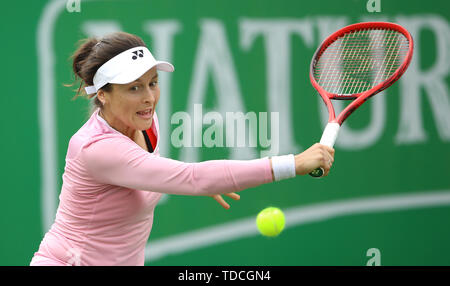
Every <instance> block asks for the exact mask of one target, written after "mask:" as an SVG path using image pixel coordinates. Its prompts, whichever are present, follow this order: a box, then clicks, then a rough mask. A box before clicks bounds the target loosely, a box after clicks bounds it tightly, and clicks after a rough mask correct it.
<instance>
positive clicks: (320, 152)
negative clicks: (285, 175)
mask: <svg viewBox="0 0 450 286" xmlns="http://www.w3.org/2000/svg"><path fill="white" fill-rule="evenodd" d="M294 157H295V173H296V174H297V175H306V174H309V173H310V172H311V171H313V170H315V169H317V168H319V167H321V168H323V169H324V171H325V172H324V175H323V176H324V177H325V176H327V175H328V173H329V172H330V168H331V166H332V165H333V162H334V149H333V148H331V147H328V146H325V145H322V144H319V143H316V144H314V145H312V146H311V147H309V148H308V149H306V150H305V151H303V152H302V153H299V154H297V155H295V156H294Z"/></svg>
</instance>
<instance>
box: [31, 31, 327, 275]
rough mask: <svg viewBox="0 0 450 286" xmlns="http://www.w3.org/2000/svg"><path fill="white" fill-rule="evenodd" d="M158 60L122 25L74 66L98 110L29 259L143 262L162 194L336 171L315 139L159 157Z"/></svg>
mask: <svg viewBox="0 0 450 286" xmlns="http://www.w3.org/2000/svg"><path fill="white" fill-rule="evenodd" d="M158 70H159V71H165V72H172V71H173V70H174V67H173V66H172V64H170V63H168V62H164V61H157V60H155V58H154V57H153V56H152V54H151V53H150V51H149V50H148V48H147V47H146V45H145V43H144V42H143V41H142V39H140V38H139V37H137V36H135V35H132V34H128V33H124V32H118V33H113V34H110V35H107V36H105V37H103V38H102V39H101V40H98V39H95V38H89V39H86V40H84V42H83V43H82V44H81V45H80V47H79V48H78V50H77V51H75V53H74V55H73V71H74V73H75V78H76V79H81V84H80V87H79V88H78V92H77V96H78V95H79V94H80V90H81V88H82V87H83V86H84V87H85V91H86V94H87V95H88V97H89V98H92V97H95V98H94V101H95V104H96V109H95V111H94V112H93V113H92V115H91V116H90V118H89V119H88V120H87V122H86V123H85V124H84V125H83V126H82V127H81V128H80V129H79V130H78V131H77V132H76V133H75V134H74V135H73V136H72V138H71V139H70V142H69V147H68V150H67V155H66V166H65V170H64V174H63V185H62V190H61V194H60V197H59V200H60V201H59V206H58V210H57V213H56V218H55V222H54V223H53V225H52V226H51V228H50V230H49V231H48V232H47V233H46V234H45V236H44V238H43V240H42V242H41V244H40V246H39V250H38V251H37V252H35V253H34V256H33V258H32V260H31V263H30V265H61V266H62V265H144V260H145V257H144V256H145V246H146V243H147V240H148V237H149V235H150V231H151V228H152V224H153V211H154V209H155V206H156V204H157V203H158V200H159V199H160V197H161V195H162V194H176V195H192V196H211V197H213V198H214V199H215V200H216V201H217V202H219V203H220V205H222V206H223V207H225V208H229V205H228V204H227V203H226V202H225V200H223V198H222V196H221V195H222V194H224V195H226V196H228V197H231V198H232V199H235V200H238V199H239V198H240V197H239V195H238V194H236V193H235V192H238V191H241V190H244V189H247V188H252V187H256V186H258V185H261V184H265V183H270V182H273V181H280V180H283V179H287V178H292V177H295V176H296V175H304V174H308V173H309V172H311V171H312V170H314V169H316V168H318V167H322V168H323V169H324V170H325V175H327V174H328V172H329V170H330V167H331V164H332V163H333V158H334V150H333V149H332V148H329V147H327V146H324V145H321V144H315V145H313V146H311V147H310V148H309V149H307V150H306V151H304V152H302V153H300V154H297V155H295V156H294V155H293V154H289V155H284V156H273V157H271V158H268V157H265V158H260V159H253V160H211V161H205V162H199V163H185V162H180V161H176V160H172V159H169V158H163V157H161V156H160V155H159V145H158V144H159V142H160V136H159V135H160V134H159V125H158V117H157V115H156V113H155V109H156V105H157V104H158V100H159V94H160V91H159V87H158V73H157V71H158Z"/></svg>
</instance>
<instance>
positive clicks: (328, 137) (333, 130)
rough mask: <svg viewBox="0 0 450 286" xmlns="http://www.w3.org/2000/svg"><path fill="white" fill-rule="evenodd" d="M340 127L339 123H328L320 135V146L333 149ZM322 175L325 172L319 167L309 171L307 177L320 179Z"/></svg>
mask: <svg viewBox="0 0 450 286" xmlns="http://www.w3.org/2000/svg"><path fill="white" fill-rule="evenodd" d="M340 127H341V125H339V123H336V122H331V123H328V124H327V126H326V127H325V130H324V131H323V133H322V138H320V144H322V145H326V146H328V147H331V148H333V146H334V142H336V138H337V135H338V133H339V128H340ZM324 173H325V170H324V169H323V168H322V167H319V168H317V169H315V170H313V171H311V173H309V175H310V176H311V177H314V178H320V177H322V176H323V174H324Z"/></svg>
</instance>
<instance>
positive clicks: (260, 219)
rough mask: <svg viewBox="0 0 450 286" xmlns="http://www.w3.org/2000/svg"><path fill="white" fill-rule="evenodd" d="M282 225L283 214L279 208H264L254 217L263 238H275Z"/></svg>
mask: <svg viewBox="0 0 450 286" xmlns="http://www.w3.org/2000/svg"><path fill="white" fill-rule="evenodd" d="M284 224H285V220H284V213H283V212H282V211H281V210H280V209H279V208H275V207H268V208H265V209H263V210H262V211H261V212H260V213H259V214H258V216H257V217H256V225H257V226H258V230H259V232H260V233H261V234H262V235H265V236H272V237H273V236H277V235H278V234H280V232H281V231H282V230H283V229H284Z"/></svg>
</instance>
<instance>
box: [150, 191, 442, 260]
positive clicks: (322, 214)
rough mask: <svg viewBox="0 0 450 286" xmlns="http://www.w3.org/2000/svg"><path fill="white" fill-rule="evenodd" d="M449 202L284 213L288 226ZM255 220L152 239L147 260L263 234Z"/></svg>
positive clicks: (330, 205)
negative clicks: (260, 232)
mask: <svg viewBox="0 0 450 286" xmlns="http://www.w3.org/2000/svg"><path fill="white" fill-rule="evenodd" d="M447 205H450V190H443V191H432V192H431V191H429V192H421V193H409V194H402V195H386V196H376V197H370V198H363V199H350V200H340V201H335V202H327V203H320V204H313V205H310V206H300V207H293V208H289V209H285V210H284V214H285V216H286V228H290V227H294V226H299V225H302V224H307V223H314V222H321V221H324V220H329V219H333V218H337V217H342V216H350V215H358V214H367V213H377V212H388V211H399V210H410V209H417V208H427V207H436V206H447ZM255 220H256V215H255V216H252V217H249V218H245V219H240V220H236V221H234V222H231V223H226V224H221V225H216V226H213V227H207V228H203V229H199V230H196V231H192V232H188V233H183V234H178V235H174V236H171V237H169V238H164V239H159V240H150V242H149V247H147V248H146V252H145V258H146V261H155V260H158V259H160V258H162V257H165V256H168V255H174V254H182V253H184V252H188V251H191V250H196V249H200V248H204V247H209V246H211V245H215V244H219V243H224V242H229V241H233V240H237V239H241V238H244V237H249V236H256V235H259V232H258V229H257V228H256V222H255Z"/></svg>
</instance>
